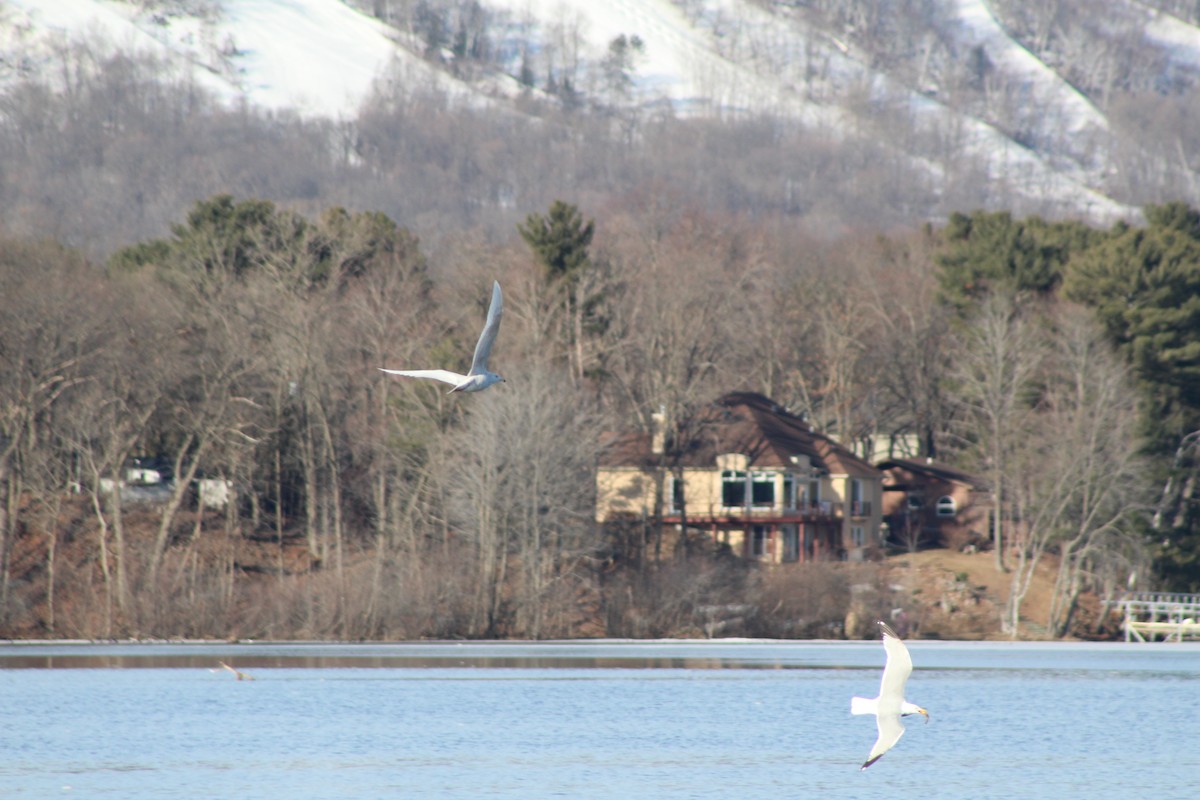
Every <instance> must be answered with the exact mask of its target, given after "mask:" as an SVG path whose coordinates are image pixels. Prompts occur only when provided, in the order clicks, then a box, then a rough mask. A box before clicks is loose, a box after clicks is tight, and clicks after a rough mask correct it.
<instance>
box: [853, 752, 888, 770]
mask: <svg viewBox="0 0 1200 800" xmlns="http://www.w3.org/2000/svg"><path fill="white" fill-rule="evenodd" d="M881 758H883V753H880V754H879V755H877V756H875V757H874V758H870V759H867V760H866V761H865V762H863V765H862V766H861V767H859V768H858V771H859V772H862V771H863V770H864V769H866V768H867V767H869V766H871V765H872V764H874V763H875V762H876V761H878V760H879V759H881Z"/></svg>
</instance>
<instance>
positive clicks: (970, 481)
mask: <svg viewBox="0 0 1200 800" xmlns="http://www.w3.org/2000/svg"><path fill="white" fill-rule="evenodd" d="M875 466H876V467H878V468H879V469H881V470H883V471H884V472H887V471H889V470H906V471H908V472H910V473H912V474H915V475H923V476H925V477H928V478H937V479H939V480H943V481H948V482H951V483H961V484H964V485H966V486H969V487H971V488H972V489H979V490H982V491H987V489H988V482H987V480H985V479H984V478H980V477H979V476H978V475H972V474H971V473H969V472H963V471H962V470H959V469H954V468H953V467H947V466H946V465H945V464H938V463H934V462H932V461H912V460H909V459H906V458H889V459H886V460H884V461H880V462H879V463H878V464H876V465H875Z"/></svg>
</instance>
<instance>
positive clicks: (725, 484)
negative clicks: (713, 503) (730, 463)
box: [721, 470, 746, 507]
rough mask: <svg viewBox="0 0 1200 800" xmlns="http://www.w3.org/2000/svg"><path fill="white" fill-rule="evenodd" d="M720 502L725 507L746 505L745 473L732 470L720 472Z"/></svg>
mask: <svg viewBox="0 0 1200 800" xmlns="http://www.w3.org/2000/svg"><path fill="white" fill-rule="evenodd" d="M721 503H722V505H724V506H726V507H733V506H744V505H746V473H744V472H736V471H733V470H726V471H725V472H722V473H721Z"/></svg>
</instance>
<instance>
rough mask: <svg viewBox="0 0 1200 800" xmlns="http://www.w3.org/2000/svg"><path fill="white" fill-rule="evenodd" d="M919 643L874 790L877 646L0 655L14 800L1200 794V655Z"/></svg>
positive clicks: (0, 741)
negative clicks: (902, 711) (896, 732)
mask: <svg viewBox="0 0 1200 800" xmlns="http://www.w3.org/2000/svg"><path fill="white" fill-rule="evenodd" d="M910 649H911V651H912V653H913V660H914V661H915V663H916V671H915V672H914V674H913V676H912V678H911V680H910V681H909V687H908V688H909V690H908V698H909V699H910V700H912V701H914V702H916V703H919V704H921V705H923V706H924V707H925V708H927V709H929V711H930V713H931V715H932V721H931V722H930V723H929V724H923V722H922V721H921V720H920V719H919V718H918V719H917V720H916V721H913V722H910V723H909V725H908V732H907V733H906V735H905V736H904V738H903V739H902V740H901V741H900V743H899V745H897V747H896V748H895V749H894V750H892V751H891V752H889V753H888V754H887V755H886V756H884V758H883V759H882V760H881V761H879V762H878V763H877V764H875V765H874V766H872V767H871V768H870V769H869V770H867V771H865V772H860V771H859V769H858V766H859V764H861V763H862V761H863V759H864V758H865V756H866V754H867V751H868V750H869V749H870V747H871V744H872V743H873V742H874V739H875V727H874V722H873V719H871V718H869V717H852V716H850V714H849V699H850V697H851V696H852V695H854V694H865V695H873V694H874V693H875V691H876V689H877V688H878V681H879V669H880V668H881V666H882V662H883V648H882V646H881V645H880V644H879V643H877V642H874V643H871V642H864V643H857V642H855V643H828V642H826V643H809V642H797V643H778V642H652V643H622V642H597V643H561V644H519V643H518V644H511V643H505V644H418V645H320V644H313V645H227V646H226V645H222V646H216V645H187V644H183V645H137V646H129V645H121V646H117V645H111V646H100V645H7V646H0V709H2V711H0V714H2V716H0V797H5V798H7V797H30V798H50V797H75V798H92V797H98V798H106V797H111V798H245V799H249V798H272V799H273V800H277V799H281V798H283V799H286V800H295V799H298V798H383V797H388V798H407V797H414V798H464V799H466V798H521V800H539V799H540V798H560V797H567V798H621V799H622V800H629V799H632V798H731V799H735V800H752V799H754V798H808V797H813V798H889V800H890V798H900V797H914V798H922V800H936V799H937V798H953V799H954V800H963V798H1053V799H1054V800H1068V799H1069V798H1081V799H1082V798H1087V800H1102V799H1103V798H1114V799H1115V798H1132V797H1148V798H1162V799H1163V800H1170V799H1171V798H1179V800H1196V798H1200V645H1194V644H1184V645H1178V644H1158V645H1124V644H1105V645H1093V644H1015V645H1013V644H997V643H951V642H921V641H917V642H910ZM218 659H224V660H225V661H227V662H229V663H232V664H233V665H234V666H236V667H238V668H240V669H242V670H244V671H246V672H248V673H250V674H251V675H253V677H254V678H255V680H254V681H253V682H248V681H242V682H239V681H237V680H235V679H234V677H233V675H232V674H230V673H228V672H223V671H217V672H213V671H210V667H216V666H217V665H216V662H217V660H218Z"/></svg>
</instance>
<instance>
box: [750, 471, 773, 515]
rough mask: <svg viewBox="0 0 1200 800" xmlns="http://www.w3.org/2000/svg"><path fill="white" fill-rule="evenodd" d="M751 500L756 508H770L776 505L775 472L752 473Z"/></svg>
mask: <svg viewBox="0 0 1200 800" xmlns="http://www.w3.org/2000/svg"><path fill="white" fill-rule="evenodd" d="M750 500H751V502H752V503H753V504H754V506H755V507H756V508H764V507H766V508H770V507H772V506H774V505H775V473H774V472H754V473H751V475H750Z"/></svg>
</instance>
